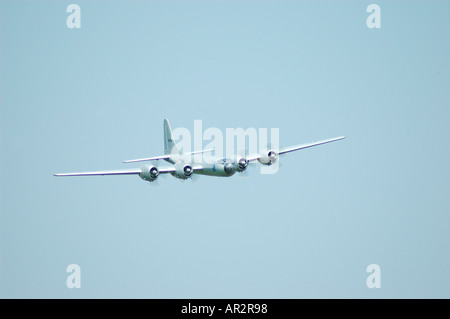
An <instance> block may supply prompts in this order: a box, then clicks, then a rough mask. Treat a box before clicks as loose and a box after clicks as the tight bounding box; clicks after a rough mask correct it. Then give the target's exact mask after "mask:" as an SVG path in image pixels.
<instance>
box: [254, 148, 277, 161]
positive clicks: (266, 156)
mask: <svg viewBox="0 0 450 319" xmlns="http://www.w3.org/2000/svg"><path fill="white" fill-rule="evenodd" d="M277 160H278V154H277V152H275V151H272V150H269V151H264V152H262V153H261V157H260V158H258V162H260V163H261V164H263V165H272V164H274V163H275V162H276V161H277Z"/></svg>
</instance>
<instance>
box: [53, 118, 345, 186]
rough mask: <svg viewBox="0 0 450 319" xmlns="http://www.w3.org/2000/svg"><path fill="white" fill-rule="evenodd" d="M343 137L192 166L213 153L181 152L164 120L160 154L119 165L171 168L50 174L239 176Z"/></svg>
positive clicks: (183, 177) (187, 177) (154, 178)
mask: <svg viewBox="0 0 450 319" xmlns="http://www.w3.org/2000/svg"><path fill="white" fill-rule="evenodd" d="M343 138H345V136H341V137H335V138H331V139H327V140H322V141H318V142H313V143H309V144H302V145H297V146H292V147H286V148H280V149H276V150H273V149H268V150H263V151H261V152H260V153H259V154H256V155H249V156H239V155H238V156H235V158H234V159H228V158H214V160H212V161H211V160H208V161H205V160H202V161H201V163H195V161H187V160H186V155H194V154H200V153H208V152H211V151H213V150H201V151H196V152H191V153H181V152H180V151H179V150H178V148H177V147H176V145H175V142H174V141H173V138H172V130H171V128H170V124H169V121H168V120H167V119H164V155H161V156H155V157H148V158H140V159H135V160H128V161H124V162H123V163H134V162H144V161H155V160H165V161H167V162H169V163H171V164H172V166H171V167H157V166H155V165H144V166H143V167H142V168H135V169H126V170H114V171H95V172H80V173H62V174H54V176H93V175H139V177H140V178H142V179H143V180H146V181H148V182H153V181H155V180H156V179H157V178H158V176H159V175H160V174H167V173H170V174H172V175H173V176H174V177H176V178H179V179H183V180H186V179H189V178H191V177H192V175H193V174H200V175H209V176H223V177H229V176H232V175H234V174H235V173H236V172H239V173H241V172H243V171H245V170H246V169H247V167H248V164H249V163H250V162H252V161H256V160H257V161H258V162H260V163H261V164H263V165H272V164H274V163H275V162H276V161H277V160H278V156H279V155H282V154H286V153H289V152H293V151H298V150H301V149H304V148H308V147H312V146H317V145H321V144H325V143H330V142H334V141H338V140H341V139H343ZM190 158H192V157H190Z"/></svg>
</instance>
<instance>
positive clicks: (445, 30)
mask: <svg viewBox="0 0 450 319" xmlns="http://www.w3.org/2000/svg"><path fill="white" fill-rule="evenodd" d="M70 3H77V4H79V5H80V7H81V29H69V28H67V26H66V18H67V16H68V15H69V14H68V13H66V7H67V6H68V5H69V4H70ZM371 3H376V4H378V5H379V6H380V8H381V29H369V28H368V27H367V26H366V19H367V17H368V15H369V13H367V12H366V7H367V6H368V5H369V4H371ZM449 11H450V2H449V1H414V2H410V1H377V2H373V1H247V0H245V1H244V0H243V1H183V2H178V1H26V2H24V1H4V0H3V1H1V2H0V19H1V22H0V23H1V24H0V27H1V31H0V32H1V33H0V36H1V37H0V45H1V51H0V52H1V56H0V72H1V73H0V77H1V89H0V102H1V113H0V114H1V118H0V125H1V131H0V132H1V134H0V143H1V172H0V174H1V175H0V181H1V204H0V209H1V212H0V297H3V298H449V297H450V255H449V252H450V251H449V245H450V196H449V190H450V170H449V163H450V144H449V138H450V125H449V124H450V109H449V107H450V103H449V102H450V93H449V92H450V90H449V88H450V73H449V71H450V68H449V56H450V41H449V29H450V28H449V27H450V22H449V21H450V20H449V17H448V12H449ZM165 117H167V118H169V120H170V122H171V125H172V128H176V127H186V128H188V129H193V123H194V120H197V119H201V120H202V121H203V127H204V129H206V128H208V127H217V128H220V129H222V130H223V131H225V129H226V128H237V127H243V128H249V127H254V128H272V127H274V128H279V129H280V144H282V145H286V146H288V145H294V144H298V143H303V142H310V141H314V140H318V139H323V138H329V137H334V136H341V135H346V136H347V139H345V140H344V141H339V142H336V143H332V144H327V145H323V146H319V147H316V148H311V149H307V150H302V151H299V152H295V153H291V154H289V155H286V156H285V157H282V158H281V165H282V167H281V169H280V171H279V172H278V173H277V174H274V175H260V174H259V170H257V169H253V170H252V171H251V173H252V174H250V177H248V178H240V177H238V176H234V177H232V178H228V179H224V178H212V177H205V176H202V177H201V178H200V179H199V180H197V181H196V182H192V181H186V182H179V181H177V180H175V179H174V178H173V177H171V176H163V177H161V178H160V180H159V186H158V187H153V186H151V185H149V183H147V182H144V181H142V180H141V179H139V178H138V177H136V176H105V177H100V176H99V177H72V178H57V177H54V176H53V173H57V172H73V171H86V170H107V169H120V168H130V167H138V166H139V165H138V164H122V163H121V161H122V160H126V159H132V158H139V157H146V156H153V155H160V154H161V153H162V152H163V129H162V123H163V118H165ZM205 144H206V143H205ZM69 264H78V265H79V266H80V267H81V288H80V289H69V288H67V286H66V278H67V276H68V275H69V274H68V273H67V272H66V267H67V265H69ZM370 264H378V265H379V266H380V267H381V288H374V289H369V288H368V287H367V286H366V278H367V277H368V276H369V273H367V272H366V267H367V266H368V265H370Z"/></svg>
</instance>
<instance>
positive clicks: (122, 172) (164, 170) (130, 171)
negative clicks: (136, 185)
mask: <svg viewBox="0 0 450 319" xmlns="http://www.w3.org/2000/svg"><path fill="white" fill-rule="evenodd" d="M158 171H159V173H160V174H164V173H170V172H174V171H175V168H172V167H167V168H158ZM141 172H142V170H141V169H140V168H137V169H127V170H114V171H94V172H79V173H60V174H53V175H54V176H96V175H133V174H140V173H141Z"/></svg>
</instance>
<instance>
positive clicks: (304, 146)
mask: <svg viewBox="0 0 450 319" xmlns="http://www.w3.org/2000/svg"><path fill="white" fill-rule="evenodd" d="M344 138H345V136H341V137H335V138H330V139H328V140H322V141H318V142H312V143H308V144H301V145H297V146H292V147H285V148H282V149H280V151H279V152H278V154H285V153H289V152H293V151H298V150H302V149H304V148H308V147H313V146H317V145H322V144H326V143H331V142H334V141H339V140H342V139H344Z"/></svg>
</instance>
